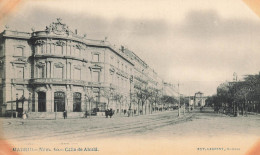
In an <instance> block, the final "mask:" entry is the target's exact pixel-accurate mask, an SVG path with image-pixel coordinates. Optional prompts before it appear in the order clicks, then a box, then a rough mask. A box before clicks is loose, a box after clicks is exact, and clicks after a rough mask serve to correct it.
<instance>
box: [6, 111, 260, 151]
mask: <svg viewBox="0 0 260 155" xmlns="http://www.w3.org/2000/svg"><path fill="white" fill-rule="evenodd" d="M177 114H178V111H177V110H174V111H164V112H156V113H153V114H151V115H142V116H135V117H127V116H115V117H112V118H105V117H91V118H79V119H70V118H68V119H65V120H64V119H58V120H23V119H10V118H2V119H1V123H2V131H1V135H2V136H3V137H2V138H4V139H6V140H8V143H9V144H11V145H12V146H11V149H13V148H30V149H32V150H33V151H30V152H20V153H22V154H26V155H27V154H30V153H31V154H35V153H36V154H37V153H39V152H40V153H42V154H44V153H52V154H56V153H57V150H58V151H59V153H68V152H71V151H73V150H74V151H77V148H86V146H87V148H89V147H90V148H94V150H95V149H97V150H99V151H98V152H96V151H95V152H92V153H91V152H85V153H88V154H104V153H108V154H125V153H128V154H136V153H140V152H143V154H148V153H149V154H175V153H177V154H191V153H192V154H207V155H208V154H245V152H247V151H248V150H249V149H251V148H252V146H253V145H255V143H256V141H257V140H259V137H260V132H259V131H260V116H259V115H248V116H247V117H242V116H239V117H230V116H226V115H224V114H216V113H214V112H213V110H212V109H209V108H208V109H206V110H205V111H204V112H200V111H199V110H193V111H192V112H190V113H188V112H186V113H185V116H184V115H183V112H182V113H181V117H180V118H178V117H177ZM46 149H47V150H49V151H47V152H46ZM209 149H218V150H217V151H216V150H215V151H212V150H211V151H210V150H209ZM206 150H207V151H206ZM162 151H163V152H162ZM165 151H166V152H165Z"/></svg>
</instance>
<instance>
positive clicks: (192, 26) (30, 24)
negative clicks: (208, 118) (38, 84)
mask: <svg viewBox="0 0 260 155" xmlns="http://www.w3.org/2000/svg"><path fill="white" fill-rule="evenodd" d="M58 17H60V18H62V21H63V22H64V23H66V24H67V25H68V26H69V27H70V28H71V29H72V30H74V29H77V30H78V32H79V33H81V34H87V38H89V39H104V38H105V37H108V41H109V42H110V43H111V44H115V45H116V46H117V47H118V48H119V47H120V46H121V45H124V46H125V47H127V48H128V49H130V50H132V51H134V52H135V53H136V54H137V55H138V56H139V57H140V58H141V59H143V60H144V61H145V62H146V63H147V64H148V65H149V66H150V67H151V68H153V69H154V70H155V71H156V72H157V73H158V74H159V76H160V77H162V78H163V79H164V80H165V81H167V82H171V83H173V84H177V83H178V81H179V83H180V91H181V93H183V94H185V95H194V93H195V92H197V91H201V92H203V93H204V94H205V95H212V94H214V93H216V88H217V86H218V85H219V84H220V83H222V82H225V81H231V80H232V78H233V73H234V72H236V73H237V74H238V76H239V79H241V80H242V77H243V76H244V75H247V74H258V73H259V71H260V70H259V66H260V61H259V58H260V18H259V17H258V16H257V15H256V14H255V13H254V12H253V11H251V9H250V8H249V7H248V6H247V5H246V4H244V2H243V1H240V0H228V1H227V0H207V1H205V0H131V1H130V0H86V1H77V0H74V1H69V0H65V1H64V0H54V1H50V0H46V1H42V0H38V1H26V2H24V3H21V4H20V5H19V7H17V9H16V11H14V12H13V13H12V14H10V15H9V16H8V18H6V20H5V23H4V24H7V25H8V26H9V27H10V29H13V30H18V31H26V32H31V28H34V29H35V30H36V31H38V30H39V31H40V30H44V29H45V27H46V26H47V25H49V24H50V23H51V22H53V21H55V20H56V18H58ZM4 24H3V25H4ZM3 29H4V26H2V27H1V28H0V30H1V31H2V30H3Z"/></svg>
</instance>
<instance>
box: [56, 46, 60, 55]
mask: <svg viewBox="0 0 260 155" xmlns="http://www.w3.org/2000/svg"><path fill="white" fill-rule="evenodd" d="M55 53H56V54H58V55H62V46H55Z"/></svg>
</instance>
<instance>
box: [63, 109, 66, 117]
mask: <svg viewBox="0 0 260 155" xmlns="http://www.w3.org/2000/svg"><path fill="white" fill-rule="evenodd" d="M63 117H64V119H66V118H67V111H66V110H64V112H63Z"/></svg>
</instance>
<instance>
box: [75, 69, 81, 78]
mask: <svg viewBox="0 0 260 155" xmlns="http://www.w3.org/2000/svg"><path fill="white" fill-rule="evenodd" d="M74 79H75V80H81V70H80V69H77V68H75V69H74Z"/></svg>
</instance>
